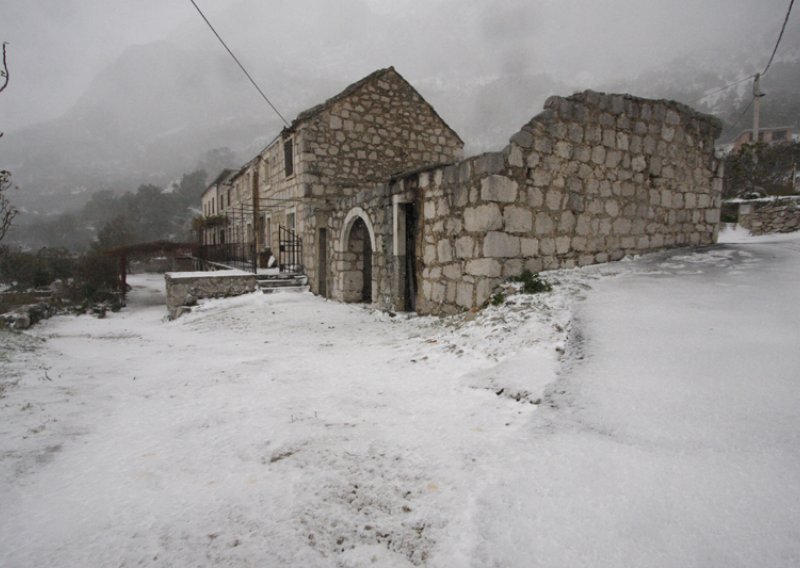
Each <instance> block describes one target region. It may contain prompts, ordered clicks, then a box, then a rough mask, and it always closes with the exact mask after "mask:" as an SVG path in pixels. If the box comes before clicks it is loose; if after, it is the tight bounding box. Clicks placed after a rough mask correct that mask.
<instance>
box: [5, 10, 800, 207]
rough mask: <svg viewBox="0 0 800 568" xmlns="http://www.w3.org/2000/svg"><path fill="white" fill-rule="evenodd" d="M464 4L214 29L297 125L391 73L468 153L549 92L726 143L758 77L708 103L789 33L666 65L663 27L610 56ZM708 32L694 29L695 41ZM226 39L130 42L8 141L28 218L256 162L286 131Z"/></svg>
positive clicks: (790, 87) (771, 89)
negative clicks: (629, 100) (625, 106)
mask: <svg viewBox="0 0 800 568" xmlns="http://www.w3.org/2000/svg"><path fill="white" fill-rule="evenodd" d="M617 4H618V3H617ZM452 5H453V3H452V2H448V1H447V0H439V1H437V2H431V3H426V4H420V3H418V2H417V3H413V2H409V1H405V0H404V1H402V2H399V4H398V6H399V7H394V8H389V7H387V6H386V5H384V4H382V3H379V2H374V1H371V0H343V1H342V2H337V6H336V9H335V10H331V9H330V6H329V5H328V4H326V3H325V2H322V1H321V0H308V1H304V2H298V3H277V4H273V3H270V4H269V5H267V4H266V3H260V2H252V1H251V0H241V2H239V3H232V4H231V5H230V6H228V7H227V8H226V9H221V10H220V11H219V12H217V13H216V14H215V25H216V27H217V28H218V29H219V30H221V31H222V32H223V35H225V36H226V37H227V38H228V40H229V42H230V43H231V46H232V48H233V49H234V51H236V52H237V53H238V54H239V56H240V59H241V60H242V61H243V63H244V64H245V65H246V67H247V68H248V69H249V70H250V71H251V72H252V74H253V75H254V76H255V77H256V79H257V80H258V82H259V84H260V85H261V86H262V87H263V89H264V90H265V91H266V92H267V93H268V95H269V96H270V99H271V100H272V102H273V103H274V104H275V105H276V106H277V107H278V108H279V109H280V110H281V112H282V113H283V115H284V116H285V117H286V118H287V119H288V120H290V121H291V119H292V118H294V117H295V116H296V115H297V114H298V113H299V112H300V111H302V110H304V109H305V108H308V107H310V106H313V105H314V104H317V103H319V102H321V101H323V100H325V99H327V98H328V97H330V96H332V95H334V94H335V93H337V92H338V91H340V90H341V89H343V88H344V87H346V86H347V85H348V84H350V83H352V82H354V81H357V80H358V79H360V78H361V77H363V76H365V75H366V74H368V73H370V72H371V71H373V70H375V69H377V68H380V67H386V66H389V65H394V66H395V67H396V69H397V70H398V71H399V72H400V73H401V74H403V75H404V76H405V77H406V79H408V80H409V82H410V83H411V84H412V85H413V86H414V87H415V88H417V90H419V91H420V93H421V94H422V95H423V96H424V97H425V98H426V99H427V100H428V102H430V103H431V104H432V105H433V106H434V107H435V108H436V109H437V111H438V112H439V114H440V115H441V116H442V117H443V118H444V120H445V121H447V122H448V123H449V124H450V125H451V126H452V127H453V128H454V129H455V130H456V131H457V132H458V133H459V134H460V135H461V137H462V138H463V139H464V140H465V142H466V149H465V150H466V153H467V154H472V153H476V152H481V151H486V150H490V149H497V148H500V147H502V146H503V145H505V143H506V142H507V140H508V137H509V136H510V135H511V134H513V133H514V132H515V131H516V130H517V129H518V128H519V127H520V126H521V125H522V124H524V123H525V122H527V121H528V120H529V119H530V118H531V117H532V116H533V115H535V114H536V113H538V112H539V111H541V109H542V104H543V103H544V100H545V99H546V98H547V97H548V96H550V95H553V94H559V95H569V94H571V93H572V92H575V91H579V90H584V89H587V88H592V89H596V90H603V91H607V92H631V93H633V94H636V95H640V96H648V97H654V98H670V99H675V100H679V101H682V102H685V103H688V104H690V105H692V106H694V107H695V108H697V109H698V110H701V111H704V112H710V113H713V114H716V115H718V116H719V117H720V118H722V119H723V121H724V122H725V123H726V130H725V132H724V133H723V136H722V137H721V141H725V140H727V139H729V138H730V137H732V136H733V135H734V134H735V133H736V132H737V131H738V130H741V129H743V128H748V127H749V125H750V120H751V119H750V118H749V116H745V117H743V118H742V120H740V121H739V123H738V124H735V125H734V124H732V123H733V122H735V121H736V119H737V118H738V117H741V116H742V110H743V109H744V107H745V106H746V105H747V103H748V102H749V98H750V92H751V88H752V82H751V81H745V82H742V83H741V84H739V85H738V86H737V87H734V88H731V89H728V90H726V91H723V92H721V93H715V94H710V95H708V96H704V95H706V94H707V93H710V92H712V91H714V90H715V89H717V88H719V87H720V86H722V85H725V84H727V83H729V82H732V81H734V80H737V79H739V78H742V77H745V76H747V75H749V74H751V73H754V72H755V71H758V70H760V68H761V67H762V66H763V65H764V63H765V54H768V53H769V51H770V49H771V47H772V45H774V32H775V31H776V30H775V29H774V25H772V24H771V25H770V26H767V27H765V28H764V29H765V30H767V29H768V30H769V33H764V34H762V35H761V36H759V37H756V38H746V39H747V41H744V40H743V39H741V38H736V37H727V38H720V37H719V33H720V32H719V31H716V32H713V33H712V32H711V31H709V32H708V34H707V35H708V37H705V38H703V40H702V41H700V40H697V41H696V42H695V43H694V44H692V45H689V44H688V43H687V44H686V46H685V48H682V49H679V50H677V52H678V53H679V55H678V56H677V57H673V58H672V59H667V60H665V59H663V53H662V52H664V53H666V49H667V47H668V45H669V41H667V40H669V38H663V37H661V38H659V37H657V34H656V33H655V32H653V34H651V35H652V36H653V37H652V38H651V39H648V37H647V34H643V33H638V32H636V33H634V32H633V31H627V28H624V26H623V29H625V30H626V32H625V33H628V34H629V35H628V37H622V38H616V36H614V35H613V34H612V32H613V31H614V30H609V33H608V34H607V35H606V36H603V41H604V42H606V43H605V44H604V43H598V45H597V50H598V51H601V50H603V49H604V48H607V49H608V50H610V49H611V44H613V43H614V42H616V43H618V44H619V45H620V46H622V48H623V53H625V51H624V48H625V46H627V45H628V44H631V45H635V46H638V47H633V48H631V49H630V50H629V51H630V53H629V54H628V55H626V57H627V59H625V60H622V59H620V58H619V56H618V57H617V59H614V58H613V57H611V55H610V53H609V54H605V55H604V56H603V57H601V56H600V55H597V56H596V57H595V59H592V56H594V54H593V53H592V52H590V51H589V52H587V51H585V50H584V51H581V50H580V49H579V48H580V46H570V44H569V43H568V42H566V41H561V42H560V43H559V40H560V34H561V33H562V32H561V29H562V28H560V27H559V26H560V25H561V24H560V23H559V22H560V20H558V17H561V16H560V15H559V13H557V12H555V10H556V8H555V7H552V6H550V5H547V4H543V5H541V6H538V5H537V8H536V9H535V10H532V9H529V7H528V5H527V4H526V3H525V2H509V3H504V4H503V5H502V6H488V5H483V4H481V3H465V4H464V5H463V6H461V7H460V8H459V9H458V10H448V9H444V8H447V7H448V6H452ZM443 7H444V8H443ZM702 9H705V8H702V7H698V8H697V10H702ZM588 10H589V12H591V11H592V10H595V11H598V10H599V8H597V9H596V8H594V7H592V8H588ZM608 15H611V16H617V17H619V18H621V20H620V22H619V25H620V26H622V25H623V24H625V22H626V20H625V19H624V18H623V17H622V16H623V15H624V14H622V15H617V14H608ZM772 16H774V14H772ZM590 17H591V13H589V14H586V15H585V18H590ZM742 18H744V16H742ZM243 22H244V23H246V25H244V24H243ZM576 22H577V23H578V24H579V27H580V26H589V25H590V24H591V21H590V20H589V19H581V20H580V21H576ZM770 22H772V21H771V20H770ZM194 23H195V24H197V22H194ZM687 25H688V24H687ZM579 31H580V30H578V32H579ZM695 32H696V30H694V29H693V28H692V27H691V26H689V29H688V31H687V32H686V34H687V35H691V33H695ZM572 33H577V32H575V31H574V30H573V32H572ZM715 34H716V35H715ZM616 35H619V34H616ZM662 35H663V34H662ZM465 36H466V37H467V38H470V41H465ZM795 36H796V34H795V35H791V34H790V35H787V37H786V38H785V41H784V45H783V46H782V49H781V54H780V57H779V58H778V59H777V60H776V62H775V63H774V64H773V66H772V68H771V70H770V72H769V74H768V76H767V77H765V79H764V81H763V82H762V89H763V90H764V91H765V92H766V93H767V97H766V98H765V99H764V101H763V104H762V125H764V126H772V125H795V126H798V117H800V101H799V100H798V99H797V97H796V93H797V92H800V42H799V38H797V37H795ZM723 40H724V41H723ZM712 41H714V42H717V43H716V44H715V45H716V46H715V47H713V48H712V47H709V45H710V44H711V42H712ZM215 42H216V40H215V39H214V38H213V36H211V34H210V32H209V30H208V29H207V28H205V27H204V26H203V25H202V23H200V24H198V25H189V24H186V25H184V26H182V27H179V28H178V29H176V30H175V33H174V34H171V36H170V37H169V39H165V40H163V41H157V42H149V43H144V44H142V45H135V46H132V47H129V48H128V49H126V50H125V51H124V52H123V53H122V54H121V55H120V56H119V57H118V58H117V59H116V60H115V61H113V62H112V63H111V64H110V65H108V66H107V67H106V68H105V69H104V70H103V71H102V72H100V73H99V74H97V76H96V77H95V78H94V79H93V81H92V82H91V83H90V84H89V86H88V87H87V88H86V90H85V92H84V94H83V95H82V97H81V98H80V99H79V100H78V101H77V103H76V104H74V105H73V106H72V107H71V108H70V109H69V110H67V112H65V113H64V114H63V115H62V116H60V117H59V118H57V119H55V120H49V121H46V122H43V123H39V124H36V125H34V126H29V127H26V128H22V129H19V130H16V131H9V132H6V133H5V137H4V139H3V142H2V147H0V149H1V150H2V160H3V167H4V168H8V169H10V170H11V171H12V172H13V174H14V180H15V182H16V183H17V184H18V185H19V186H20V187H21V191H19V192H16V193H15V194H14V201H15V203H16V204H17V205H18V206H19V207H20V208H22V209H23V210H24V213H25V214H27V215H29V216H30V215H33V214H34V213H39V214H47V213H53V212H61V211H67V210H74V209H76V208H78V207H80V206H82V205H83V204H84V203H85V202H86V201H87V200H88V198H89V196H90V195H91V193H92V192H94V191H97V190H100V189H110V190H113V191H116V192H122V191H129V190H134V189H136V188H137V187H138V186H140V185H141V184H146V183H147V184H155V185H160V186H164V185H165V184H167V183H169V182H170V181H172V180H175V179H176V178H179V177H180V175H181V174H183V173H187V172H190V171H192V170H193V169H195V168H197V167H198V166H200V165H202V157H203V155H204V154H206V153H207V152H208V151H209V150H212V149H214V148H221V147H228V148H230V149H231V150H232V151H233V154H234V155H235V157H236V159H237V160H238V161H239V163H243V162H244V161H246V160H247V159H249V158H250V157H252V155H254V154H255V153H256V152H257V151H258V150H259V149H260V148H262V147H263V146H264V145H266V144H267V143H268V142H269V141H270V140H271V139H272V138H273V137H274V136H275V135H277V134H278V133H279V132H280V129H281V128H282V122H281V120H280V119H279V118H278V117H277V116H276V115H275V114H274V113H273V112H272V111H271V110H270V109H269V108H268V107H267V105H266V104H265V102H264V101H263V100H262V99H261V98H260V96H259V95H258V93H257V92H256V91H255V90H254V89H253V88H252V85H250V84H249V82H248V81H247V79H246V78H245V77H244V75H243V74H242V73H241V71H240V70H239V69H238V68H237V67H236V66H235V64H234V63H233V62H232V61H231V60H230V58H229V56H228V55H227V54H226V53H225V52H224V51H223V50H222V48H221V47H220V46H219V45H217V44H216V43H215ZM648 42H649V43H648ZM642 45H644V46H645V47H644V48H643V47H641V46H642ZM618 47H619V46H618ZM659 50H660V51H659ZM454 54H457V56H456V55H454ZM650 60H652V64H649V63H648V62H649V61H650ZM634 64H635V65H638V66H639V67H637V68H634V67H632V66H633V65H634ZM215 173H216V172H208V174H209V175H210V176H213V175H214V174H215Z"/></svg>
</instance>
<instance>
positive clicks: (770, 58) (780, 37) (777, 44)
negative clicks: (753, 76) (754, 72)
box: [761, 0, 794, 77]
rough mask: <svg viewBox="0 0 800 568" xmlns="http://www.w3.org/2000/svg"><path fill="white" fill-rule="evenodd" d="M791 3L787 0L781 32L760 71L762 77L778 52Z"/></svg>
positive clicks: (792, 2) (792, 3)
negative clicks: (787, 4)
mask: <svg viewBox="0 0 800 568" xmlns="http://www.w3.org/2000/svg"><path fill="white" fill-rule="evenodd" d="M793 5H794V0H789V9H788V10H786V17H785V18H784V19H783V25H782V26H781V33H780V34H778V41H776V42H775V49H773V50H772V55H770V57H769V61H768V62H767V66H766V67H764V70H763V71H762V72H761V76H762V77H763V76H764V75H765V74H766V73H767V70H768V69H769V66H770V65H772V60H773V59H774V58H775V54H776V53H777V52H778V46H779V45H780V44H781V39H782V38H783V32H784V31H786V23H787V22H788V21H789V14H791V13H792V6H793Z"/></svg>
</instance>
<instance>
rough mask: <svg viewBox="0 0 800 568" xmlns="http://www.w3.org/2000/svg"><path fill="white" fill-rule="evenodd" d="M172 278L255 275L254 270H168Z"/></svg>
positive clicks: (168, 274)
mask: <svg viewBox="0 0 800 568" xmlns="http://www.w3.org/2000/svg"><path fill="white" fill-rule="evenodd" d="M166 275H167V276H169V277H170V278H171V279H172V280H181V279H183V278H227V277H229V276H253V273H252V272H245V271H244V270H236V269H230V270H212V271H195V272H167V273H166Z"/></svg>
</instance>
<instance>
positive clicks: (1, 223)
mask: <svg viewBox="0 0 800 568" xmlns="http://www.w3.org/2000/svg"><path fill="white" fill-rule="evenodd" d="M11 187H13V186H12V184H11V172H9V171H8V170H0V241H2V240H3V238H4V237H5V236H6V233H7V232H8V230H9V229H10V228H11V221H13V220H14V217H16V216H17V208H16V207H14V206H13V205H11V202H10V201H9V200H8V198H7V197H6V190H8V189H10V188H11Z"/></svg>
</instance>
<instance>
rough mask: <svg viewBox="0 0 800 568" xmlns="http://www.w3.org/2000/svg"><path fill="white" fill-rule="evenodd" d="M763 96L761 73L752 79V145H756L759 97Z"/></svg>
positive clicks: (759, 109) (759, 108) (759, 111)
mask: <svg viewBox="0 0 800 568" xmlns="http://www.w3.org/2000/svg"><path fill="white" fill-rule="evenodd" d="M763 96H764V93H762V92H761V73H756V76H755V79H753V139H752V142H753V144H758V130H759V120H760V118H761V116H760V114H761V97H763Z"/></svg>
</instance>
